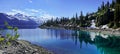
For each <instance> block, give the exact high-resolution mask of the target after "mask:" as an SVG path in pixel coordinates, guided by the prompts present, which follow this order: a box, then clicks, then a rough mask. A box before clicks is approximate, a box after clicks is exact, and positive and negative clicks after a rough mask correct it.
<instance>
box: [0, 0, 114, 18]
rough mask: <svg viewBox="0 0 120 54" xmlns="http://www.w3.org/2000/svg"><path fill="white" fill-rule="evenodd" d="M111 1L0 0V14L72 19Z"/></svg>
mask: <svg viewBox="0 0 120 54" xmlns="http://www.w3.org/2000/svg"><path fill="white" fill-rule="evenodd" d="M102 1H104V2H105V3H106V2H107V1H109V2H111V1H112V0H0V12H4V13H8V14H15V13H22V14H26V15H33V16H38V17H46V18H47V17H55V16H58V17H62V16H65V17H72V16H73V14H75V13H76V12H77V13H78V14H79V13H80V11H83V13H84V14H86V13H87V12H89V13H90V12H95V11H96V10H97V8H98V6H100V5H101V4H102Z"/></svg>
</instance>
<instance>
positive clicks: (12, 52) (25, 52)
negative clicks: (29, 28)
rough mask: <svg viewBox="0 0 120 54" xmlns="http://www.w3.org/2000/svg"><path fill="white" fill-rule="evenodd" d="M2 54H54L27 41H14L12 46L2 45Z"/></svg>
mask: <svg viewBox="0 0 120 54" xmlns="http://www.w3.org/2000/svg"><path fill="white" fill-rule="evenodd" d="M0 54H53V53H52V52H50V51H48V50H46V49H44V48H42V47H40V46H37V45H34V44H31V43H30V42H28V41H25V40H17V41H12V42H11V43H10V45H5V44H4V45H1V46H0Z"/></svg>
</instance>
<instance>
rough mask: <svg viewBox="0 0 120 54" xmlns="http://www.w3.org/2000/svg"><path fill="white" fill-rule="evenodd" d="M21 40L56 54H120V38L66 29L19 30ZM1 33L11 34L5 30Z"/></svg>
mask: <svg viewBox="0 0 120 54" xmlns="http://www.w3.org/2000/svg"><path fill="white" fill-rule="evenodd" d="M18 32H19V34H20V37H19V39H22V40H27V41H30V42H31V43H33V44H37V45H39V46H42V47H44V48H46V49H48V50H50V51H52V52H54V53H55V54H120V36H114V35H105V34H101V33H95V32H86V31H79V30H65V29H39V28H37V29H19V30H18ZM1 33H3V34H6V33H11V34H12V31H10V30H4V31H2V32H1Z"/></svg>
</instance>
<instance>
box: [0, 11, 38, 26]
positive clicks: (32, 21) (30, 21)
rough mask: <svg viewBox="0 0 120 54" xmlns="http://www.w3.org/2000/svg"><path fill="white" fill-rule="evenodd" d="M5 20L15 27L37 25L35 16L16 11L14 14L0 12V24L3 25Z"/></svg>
mask: <svg viewBox="0 0 120 54" xmlns="http://www.w3.org/2000/svg"><path fill="white" fill-rule="evenodd" d="M5 21H7V22H8V23H9V25H12V26H17V27H31V26H32V27H33V26H38V25H39V24H38V21H37V19H36V18H35V17H33V16H26V15H23V14H20V13H17V14H15V15H8V14H5V13H0V26H3V25H4V22H5Z"/></svg>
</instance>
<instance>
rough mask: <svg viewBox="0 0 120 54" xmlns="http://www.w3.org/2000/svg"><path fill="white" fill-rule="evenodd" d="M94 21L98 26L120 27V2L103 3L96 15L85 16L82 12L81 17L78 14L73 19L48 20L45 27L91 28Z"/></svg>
mask: <svg viewBox="0 0 120 54" xmlns="http://www.w3.org/2000/svg"><path fill="white" fill-rule="evenodd" d="M92 20H95V22H96V26H97V27H99V26H101V25H108V26H109V27H110V28H119V27H120V0H116V2H115V1H112V3H109V2H107V3H106V4H105V3H104V2H102V5H101V6H100V7H98V11H97V12H94V13H89V14H88V13H87V14H86V16H84V15H83V12H82V11H81V13H80V15H79V16H78V14H77V13H76V14H75V16H73V17H72V18H71V19H67V17H62V18H59V19H58V18H57V19H56V20H53V19H51V20H48V21H47V22H45V23H44V24H43V25H46V26H63V27H64V26H71V27H77V26H80V27H90V26H91V22H92Z"/></svg>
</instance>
